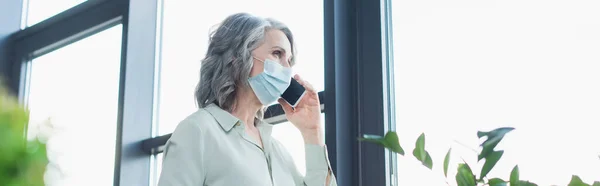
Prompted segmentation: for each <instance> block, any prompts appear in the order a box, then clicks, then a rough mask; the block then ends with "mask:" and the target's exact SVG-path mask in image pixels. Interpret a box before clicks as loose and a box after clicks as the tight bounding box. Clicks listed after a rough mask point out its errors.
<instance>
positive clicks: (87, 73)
mask: <svg viewBox="0 0 600 186" xmlns="http://www.w3.org/2000/svg"><path fill="white" fill-rule="evenodd" d="M121 31H122V26H121V25H117V26H114V27H112V28H109V29H108V30H104V31H102V32H99V33H97V34H95V35H92V36H89V37H87V38H84V39H82V40H80V41H77V42H75V43H72V44H70V45H67V46H65V47H62V48H60V49H57V50H55V51H52V52H50V53H48V54H45V55H43V56H40V57H38V58H35V59H33V60H32V61H31V73H30V74H31V78H30V85H29V88H30V91H29V99H28V107H29V109H30V111H31V115H30V118H31V119H30V123H29V125H28V136H29V139H32V138H34V137H36V136H39V135H42V136H49V138H48V141H47V151H48V154H47V156H48V159H49V161H50V163H49V164H48V166H47V170H46V174H45V181H46V184H47V185H112V184H113V174H114V164H115V158H114V157H115V144H116V142H115V140H116V133H117V114H118V102H119V99H118V98H119V77H120V75H119V74H120V69H121ZM90 182H93V184H92V183H90Z"/></svg>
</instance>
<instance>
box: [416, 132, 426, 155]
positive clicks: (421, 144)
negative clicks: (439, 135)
mask: <svg viewBox="0 0 600 186" xmlns="http://www.w3.org/2000/svg"><path fill="white" fill-rule="evenodd" d="M413 155H415V157H416V158H417V159H418V160H424V159H425V158H426V157H427V155H426V154H425V133H421V135H420V136H419V138H417V142H416V144H415V150H413Z"/></svg>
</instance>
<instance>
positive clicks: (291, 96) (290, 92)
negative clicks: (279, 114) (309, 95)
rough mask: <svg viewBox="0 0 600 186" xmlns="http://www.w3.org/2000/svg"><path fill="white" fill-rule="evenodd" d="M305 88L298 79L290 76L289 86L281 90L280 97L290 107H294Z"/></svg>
mask: <svg viewBox="0 0 600 186" xmlns="http://www.w3.org/2000/svg"><path fill="white" fill-rule="evenodd" d="M305 92H306V89H304V87H303V86H302V85H300V83H298V81H296V80H295V79H294V78H292V82H291V83H290V86H289V87H288V88H287V89H286V90H285V91H284V92H283V94H282V95H281V98H283V99H284V100H285V101H286V102H288V104H290V105H291V106H292V107H296V105H298V103H299V102H300V99H302V97H303V96H304V93H305Z"/></svg>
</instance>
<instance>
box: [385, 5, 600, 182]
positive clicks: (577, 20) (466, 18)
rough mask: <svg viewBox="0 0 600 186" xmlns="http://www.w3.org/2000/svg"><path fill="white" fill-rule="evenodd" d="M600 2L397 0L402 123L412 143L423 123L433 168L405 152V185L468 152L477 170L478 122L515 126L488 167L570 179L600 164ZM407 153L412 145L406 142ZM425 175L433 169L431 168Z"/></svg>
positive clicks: (434, 176)
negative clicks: (447, 157) (500, 153)
mask: <svg viewBox="0 0 600 186" xmlns="http://www.w3.org/2000/svg"><path fill="white" fill-rule="evenodd" d="M598 9H600V3H599V2H597V1H576V2H574V1H544V0H531V1H516V0H508V1H473V0H467V1H443V0H420V1H406V0H399V1H393V2H392V15H393V17H392V20H393V21H392V24H393V38H394V41H393V47H394V52H393V55H394V68H395V69H394V76H395V79H394V82H395V100H396V104H395V108H396V113H395V114H396V115H395V116H396V128H397V131H398V133H399V137H400V142H401V143H402V145H403V146H404V147H405V149H410V150H412V149H413V147H414V146H415V145H414V144H415V140H416V139H417V137H418V136H419V135H420V134H421V133H422V132H425V134H426V149H427V150H429V152H430V153H431V156H432V158H433V162H434V166H433V167H434V168H433V171H429V170H428V169H426V168H423V166H421V165H420V164H419V163H418V162H417V160H416V159H415V158H414V157H413V156H412V154H411V153H407V155H406V157H401V156H400V157H399V158H398V171H399V173H398V182H399V185H446V182H445V178H444V176H443V171H442V167H443V166H442V164H443V160H444V156H445V154H446V152H447V150H448V148H452V151H453V154H452V159H451V163H450V168H449V176H448V177H449V178H448V182H449V183H456V182H455V181H454V175H455V173H456V168H457V165H458V163H461V162H462V161H463V159H464V161H466V162H467V163H469V164H470V165H471V167H474V168H473V170H474V172H476V174H479V170H481V169H480V168H481V166H482V165H483V164H482V162H480V163H477V159H476V156H477V152H476V151H479V148H478V145H479V144H480V142H482V141H481V140H479V139H478V138H477V136H476V132H477V131H479V130H481V131H488V130H491V129H495V128H498V127H515V128H516V130H514V131H512V132H510V133H509V134H508V135H507V136H506V137H505V138H504V140H503V141H502V142H501V143H500V144H499V145H498V147H497V148H496V149H498V150H500V149H503V150H505V153H504V155H503V156H502V159H500V161H499V162H498V164H497V165H496V167H495V168H494V170H492V172H490V173H489V174H488V176H487V177H488V178H494V177H500V178H503V179H505V180H506V179H508V178H509V175H510V171H511V169H512V168H513V166H515V165H516V164H518V165H519V170H520V173H521V177H520V178H521V179H522V180H531V181H533V182H535V183H537V184H539V185H567V184H568V182H569V181H570V179H571V175H573V174H575V175H580V176H581V177H582V178H583V180H584V181H586V182H588V183H591V181H592V180H593V179H596V180H597V179H598V173H599V172H600V160H599V159H598V155H599V154H600V135H597V131H598V129H597V126H598V123H600V118H599V117H598V113H600V97H599V96H598V95H600V86H598V84H599V83H600V73H598V71H600V63H598V61H600V56H599V55H597V54H598V52H597V51H600V35H598V33H600V20H599V19H597V17H600V12H599V11H597V10H598ZM407 152H410V151H407ZM424 178H427V179H424Z"/></svg>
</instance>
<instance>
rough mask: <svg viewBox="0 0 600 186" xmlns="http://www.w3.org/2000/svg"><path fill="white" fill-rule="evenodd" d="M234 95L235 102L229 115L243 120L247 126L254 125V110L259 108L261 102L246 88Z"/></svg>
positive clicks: (256, 110)
mask: <svg viewBox="0 0 600 186" xmlns="http://www.w3.org/2000/svg"><path fill="white" fill-rule="evenodd" d="M235 97H236V98H235V100H236V102H235V106H234V107H233V110H232V111H231V115H233V116H235V117H237V118H238V119H240V120H242V121H244V123H245V124H246V126H247V127H254V118H255V116H256V112H258V110H259V109H261V107H262V104H261V103H260V102H259V101H258V100H257V98H256V96H254V94H253V93H252V92H251V91H248V90H243V91H240V92H238V93H237V95H236V96H235Z"/></svg>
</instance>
